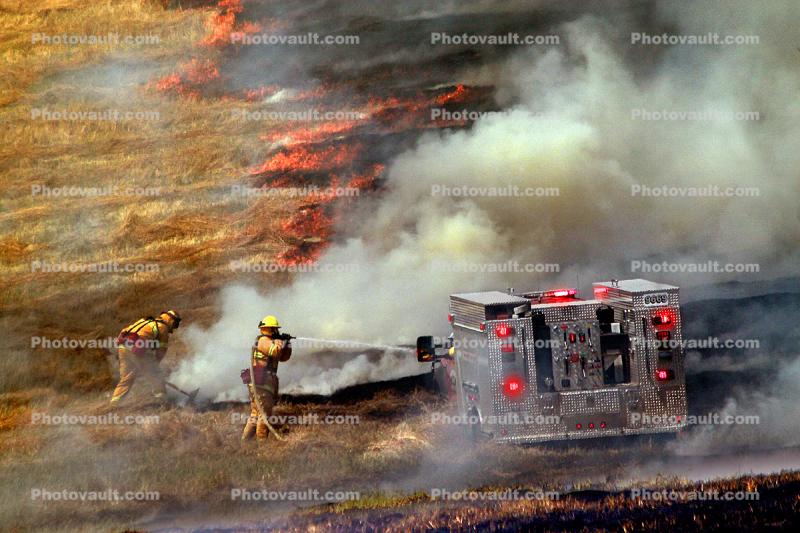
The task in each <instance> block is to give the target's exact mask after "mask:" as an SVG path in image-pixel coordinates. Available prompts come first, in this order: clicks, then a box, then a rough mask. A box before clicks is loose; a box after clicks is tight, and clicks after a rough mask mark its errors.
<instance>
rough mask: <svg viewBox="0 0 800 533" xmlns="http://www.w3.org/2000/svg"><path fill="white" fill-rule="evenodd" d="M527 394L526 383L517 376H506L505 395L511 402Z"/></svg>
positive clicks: (504, 382) (504, 383)
mask: <svg viewBox="0 0 800 533" xmlns="http://www.w3.org/2000/svg"><path fill="white" fill-rule="evenodd" d="M524 392H525V382H524V381H523V380H522V378H521V377H520V376H517V375H516V374H513V375H510V376H506V379H505V380H504V381H503V394H505V395H506V397H507V398H509V399H511V400H516V399H519V398H520V397H522V394H523V393H524Z"/></svg>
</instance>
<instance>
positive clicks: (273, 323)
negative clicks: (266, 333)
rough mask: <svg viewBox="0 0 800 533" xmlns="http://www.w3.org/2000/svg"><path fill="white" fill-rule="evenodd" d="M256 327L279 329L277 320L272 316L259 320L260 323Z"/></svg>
mask: <svg viewBox="0 0 800 533" xmlns="http://www.w3.org/2000/svg"><path fill="white" fill-rule="evenodd" d="M258 327H260V328H279V327H281V325H280V324H279V323H278V319H277V318H275V317H274V316H272V315H267V316H265V317H264V318H262V319H261V322H259V323H258Z"/></svg>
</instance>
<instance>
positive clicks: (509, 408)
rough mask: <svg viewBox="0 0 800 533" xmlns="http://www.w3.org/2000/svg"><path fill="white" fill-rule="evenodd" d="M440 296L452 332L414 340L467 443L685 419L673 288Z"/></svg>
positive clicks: (603, 286)
mask: <svg viewBox="0 0 800 533" xmlns="http://www.w3.org/2000/svg"><path fill="white" fill-rule="evenodd" d="M593 290H594V298H593V299H591V300H581V299H579V298H578V297H577V293H576V290H575V289H558V290H551V291H533V292H525V293H519V294H515V293H514V291H513V290H508V291H505V292H501V291H486V292H473V293H463V294H453V295H451V296H450V315H449V320H450V323H451V325H452V334H451V336H450V338H449V339H448V340H447V341H446V342H444V343H435V342H434V339H433V337H430V336H426V337H419V338H418V339H417V359H418V360H419V361H420V362H430V363H432V366H433V370H434V373H435V375H436V376H437V378H438V380H439V381H440V383H442V385H443V387H444V388H445V390H448V391H449V392H450V393H451V394H452V396H454V397H455V398H456V399H457V401H458V408H459V412H460V414H461V415H462V416H461V417H459V418H461V419H463V420H466V421H469V423H470V427H471V428H472V431H473V433H474V435H475V436H481V435H488V436H492V437H494V438H495V439H497V440H499V441H502V442H516V443H525V442H541V441H548V440H561V439H583V438H591V437H604V436H613V435H627V434H641V433H659V432H675V431H678V430H679V429H680V428H681V427H682V426H683V425H684V423H685V420H686V387H685V379H684V369H683V353H682V351H681V316H680V308H679V301H678V287H675V286H672V285H665V284H662V283H654V282H651V281H646V280H643V279H631V280H621V281H617V280H612V281H607V282H601V283H595V284H594V285H593Z"/></svg>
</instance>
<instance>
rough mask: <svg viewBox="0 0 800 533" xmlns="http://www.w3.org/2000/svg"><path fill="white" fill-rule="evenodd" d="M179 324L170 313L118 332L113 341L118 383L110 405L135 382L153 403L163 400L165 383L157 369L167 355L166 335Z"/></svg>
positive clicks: (140, 321)
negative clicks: (150, 397)
mask: <svg viewBox="0 0 800 533" xmlns="http://www.w3.org/2000/svg"><path fill="white" fill-rule="evenodd" d="M180 323H181V317H180V315H179V314H178V313H177V312H176V311H172V310H170V311H164V312H163V313H161V314H160V315H158V317H156V318H153V317H147V318H141V319H139V320H137V321H136V322H134V323H133V324H131V325H130V326H127V327H126V328H123V329H122V331H121V332H120V334H119V336H118V337H117V353H118V354H119V383H118V384H117V388H115V389H114V393H113V394H112V395H111V403H112V405H114V404H117V403H119V401H120V400H121V399H122V398H123V397H124V396H125V395H126V394H128V392H129V391H130V390H131V387H133V384H134V382H135V381H137V380H139V381H140V382H142V385H145V388H147V389H149V392H150V393H151V394H152V395H153V397H154V398H155V399H156V400H158V401H161V400H163V399H164V398H165V397H166V389H165V383H166V380H165V378H164V374H163V372H162V371H161V368H160V367H159V366H158V365H159V363H160V362H161V360H162V359H163V358H164V356H165V355H166V353H167V343H168V341H169V336H170V334H171V333H172V332H173V331H175V330H176V329H177V328H178V326H179V325H180Z"/></svg>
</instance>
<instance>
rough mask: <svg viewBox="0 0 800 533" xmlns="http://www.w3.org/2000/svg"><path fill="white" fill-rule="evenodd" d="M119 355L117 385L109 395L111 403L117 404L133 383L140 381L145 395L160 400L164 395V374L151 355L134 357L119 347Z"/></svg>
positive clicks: (131, 353)
mask: <svg viewBox="0 0 800 533" xmlns="http://www.w3.org/2000/svg"><path fill="white" fill-rule="evenodd" d="M118 354H119V383H118V384H117V388H115V389H114V393H113V394H112V395H111V403H112V404H116V403H118V402H119V401H120V400H121V399H122V398H123V397H124V396H125V395H126V394H128V393H129V392H130V390H131V388H132V387H133V384H134V382H136V381H140V382H141V386H142V388H143V389H146V391H145V392H146V393H149V394H151V395H152V396H153V397H154V398H157V399H161V398H164V397H165V395H166V385H165V381H164V373H163V371H162V370H161V367H160V366H158V360H157V359H156V358H155V356H153V355H151V354H144V355H134V354H133V352H131V351H129V350H128V349H126V348H122V347H120V348H119V350H118Z"/></svg>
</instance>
